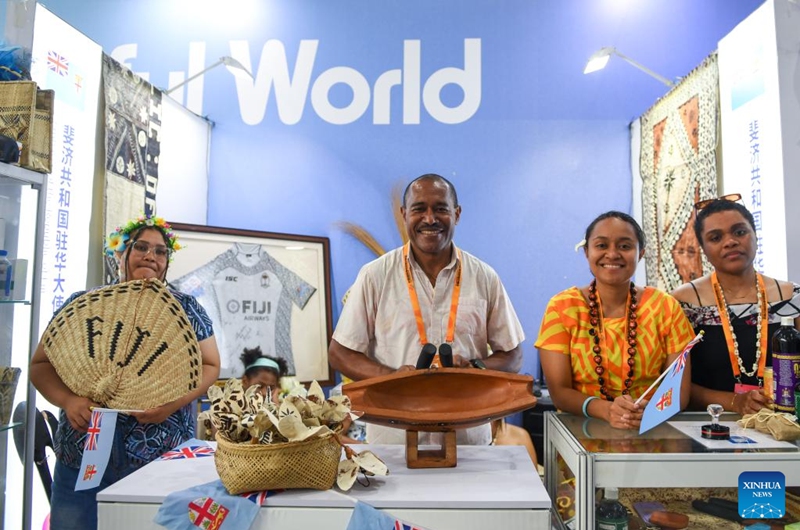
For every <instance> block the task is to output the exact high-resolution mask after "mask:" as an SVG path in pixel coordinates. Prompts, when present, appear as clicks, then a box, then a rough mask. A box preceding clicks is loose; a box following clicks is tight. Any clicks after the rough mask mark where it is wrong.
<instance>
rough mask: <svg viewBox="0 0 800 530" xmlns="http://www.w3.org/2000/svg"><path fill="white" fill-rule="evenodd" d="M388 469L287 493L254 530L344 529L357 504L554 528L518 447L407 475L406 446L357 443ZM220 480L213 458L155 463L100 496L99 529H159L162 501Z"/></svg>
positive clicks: (463, 520) (430, 520) (461, 524)
mask: <svg viewBox="0 0 800 530" xmlns="http://www.w3.org/2000/svg"><path fill="white" fill-rule="evenodd" d="M353 448H354V449H356V450H357V451H361V450H364V449H370V450H372V451H373V452H374V453H375V454H377V455H378V456H379V457H381V458H382V459H383V460H384V461H385V462H386V464H387V465H388V466H389V471H390V474H389V476H386V477H370V479H369V480H370V483H369V485H368V486H366V487H365V486H363V485H360V484H358V483H357V484H356V485H355V486H354V487H353V489H351V490H350V491H349V492H347V493H344V492H341V491H340V490H339V489H338V488H336V487H334V488H333V489H330V490H327V491H312V490H287V491H284V492H281V493H278V494H275V495H274V496H270V497H268V498H267V500H266V503H265V505H264V506H263V507H262V509H261V511H260V512H259V515H258V517H257V518H256V521H255V523H254V524H253V526H252V528H253V529H261V528H268V529H269V530H283V529H287V530H288V529H293V530H294V529H301V528H331V529H342V530H344V529H345V528H346V527H347V523H348V521H349V520H350V515H351V512H352V508H353V506H354V505H355V502H356V501H357V500H358V501H362V502H366V503H368V504H371V505H372V506H374V507H376V508H380V509H385V510H386V511H387V512H388V513H391V514H392V515H394V516H395V517H397V518H399V519H403V520H405V521H408V522H411V523H414V524H417V525H420V526H423V527H427V528H429V529H431V530H449V529H453V530H455V529H459V530H461V529H476V530H477V529H485V528H503V529H509V530H513V529H520V530H522V529H525V530H530V529H536V528H550V508H551V503H550V498H549V497H548V495H547V492H546V491H545V488H544V485H543V484H542V482H541V480H540V478H539V475H538V474H537V472H536V470H535V469H534V467H533V464H532V463H531V460H530V457H529V456H528V453H527V451H526V450H525V448H524V447H521V446H488V447H487V446H481V447H479V446H459V447H458V466H457V467H455V468H440V469H408V468H407V467H406V465H405V446H402V445H372V446H370V445H357V446H353ZM217 478H219V477H218V475H217V471H216V468H215V467H214V459H213V458H199V459H190V460H166V461H156V462H152V463H150V464H148V465H146V466H144V467H143V468H142V469H140V470H138V471H136V472H135V473H133V474H131V475H129V476H128V477H126V478H124V479H122V480H121V481H119V482H117V483H116V484H114V485H112V486H110V487H108V488H106V489H105V490H103V491H101V492H100V493H98V494H97V500H98V523H99V528H100V529H101V530H104V529H106V530H127V529H134V528H136V529H139V530H148V529H153V530H155V529H161V528H162V527H160V526H158V525H156V524H155V523H153V522H152V521H153V517H154V516H155V514H156V512H157V511H158V508H159V506H160V504H161V503H162V501H163V500H164V498H165V497H166V496H167V495H168V494H170V493H172V492H174V491H180V490H182V489H186V488H189V487H191V486H195V485H198V484H203V483H206V482H210V481H212V480H215V479H217Z"/></svg>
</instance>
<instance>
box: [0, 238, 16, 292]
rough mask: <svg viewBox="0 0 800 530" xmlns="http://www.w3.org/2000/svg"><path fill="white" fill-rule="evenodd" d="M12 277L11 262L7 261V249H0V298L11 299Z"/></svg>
mask: <svg viewBox="0 0 800 530" xmlns="http://www.w3.org/2000/svg"><path fill="white" fill-rule="evenodd" d="M13 278H14V271H13V270H12V266H11V262H10V261H8V251H7V250H0V300H11V290H12V289H13V284H12V279H13Z"/></svg>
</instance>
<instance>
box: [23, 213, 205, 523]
mask: <svg viewBox="0 0 800 530" xmlns="http://www.w3.org/2000/svg"><path fill="white" fill-rule="evenodd" d="M106 247H107V252H108V253H109V255H112V256H114V257H115V258H116V260H117V262H118V264H119V281H120V282H126V281H132V280H143V279H147V278H156V279H158V280H161V281H162V282H164V281H165V280H166V275H167V269H168V268H169V261H170V259H171V256H172V253H173V252H175V251H176V250H178V249H180V244H179V243H178V238H177V236H176V235H175V234H174V233H173V232H172V230H171V228H170V226H169V224H167V223H166V222H165V221H164V220H163V219H162V218H160V217H139V218H138V219H135V220H132V221H129V222H128V223H127V224H125V225H124V226H122V227H120V228H117V230H116V231H114V232H113V233H112V234H111V235H110V236H109V237H108V239H107V240H106ZM82 294H84V292H78V293H75V294H73V295H72V296H71V297H70V298H69V299H67V301H66V302H64V305H63V306H62V308H63V307H66V306H67V305H68V304H69V303H70V302H71V301H72V300H74V299H75V298H77V297H78V296H80V295H82ZM171 294H172V295H173V296H174V297H175V299H176V300H177V301H178V302H179V303H180V305H181V306H182V307H183V309H184V311H185V313H186V316H187V317H188V319H189V321H190V323H191V324H192V327H193V329H194V332H195V335H196V337H197V340H198V344H199V346H200V353H201V355H202V363H203V371H202V381H201V382H200V384H199V385H198V387H197V388H196V389H195V390H194V391H192V392H190V393H189V394H186V395H185V396H183V397H182V398H179V399H177V400H175V401H172V402H170V403H167V404H165V405H162V406H159V407H155V408H152V409H148V410H145V411H143V412H133V413H130V414H119V415H118V417H117V427H116V432H115V436H114V443H113V446H112V450H111V457H110V460H109V465H108V467H107V468H106V472H105V475H104V476H103V479H102V482H101V484H100V486H99V487H97V488H94V489H89V490H83V491H74V490H75V484H76V482H77V479H78V470H79V467H80V464H81V457H82V453H83V446H84V441H85V436H86V430H87V427H88V425H89V420H90V418H91V408H92V407H98V406H100V405H99V404H98V403H94V402H92V401H91V400H90V399H89V398H85V397H81V396H78V395H76V394H74V393H73V392H72V391H71V390H70V389H69V388H68V387H67V386H66V385H65V384H64V382H63V381H62V380H61V378H60V377H59V376H58V373H57V372H56V371H55V368H54V367H53V365H52V364H50V361H49V360H48V358H47V355H46V354H45V350H44V346H43V344H41V343H40V344H39V346H38V348H37V349H36V352H35V353H34V355H33V358H32V360H31V371H30V374H31V382H32V383H33V385H34V386H35V387H36V388H37V389H38V390H39V392H41V393H42V395H44V397H45V398H47V400H48V401H49V402H51V403H53V404H54V405H57V406H58V407H60V408H61V413H60V418H59V423H58V429H57V431H56V435H55V440H54V441H55V444H54V445H55V452H56V458H57V461H56V466H55V474H54V477H53V488H52V497H51V501H50V521H51V525H52V528H54V529H56V528H58V529H76V530H78V529H80V530H86V529H94V528H97V501H96V495H97V492H98V491H99V490H101V489H103V488H106V487H108V486H109V485H111V484H113V483H114V482H116V481H118V480H120V479H121V478H123V477H125V476H127V475H129V474H130V473H132V472H133V471H136V470H137V469H139V468H140V467H142V466H144V465H145V464H147V463H149V462H152V461H153V460H155V459H156V458H158V457H159V456H161V455H162V454H163V453H165V452H166V451H169V450H170V449H172V448H174V447H176V446H178V445H180V444H182V443H184V442H186V441H187V440H189V439H191V438H193V437H194V414H193V409H192V406H191V404H192V402H193V401H194V400H196V399H197V398H199V397H200V396H202V395H203V394H205V392H206V390H207V389H208V387H209V386H211V385H212V384H213V383H214V382H215V381H216V380H217V377H218V376H219V352H218V351H217V345H216V341H215V339H214V330H213V329H212V327H211V320H210V319H209V318H208V315H207V314H206V312H205V310H204V309H203V308H202V307H201V306H200V304H198V303H197V301H196V300H195V299H194V297H192V296H189V295H187V294H184V293H181V292H179V291H175V290H171ZM59 311H60V310H59Z"/></svg>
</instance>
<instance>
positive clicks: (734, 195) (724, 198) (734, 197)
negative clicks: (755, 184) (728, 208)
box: [694, 193, 742, 212]
mask: <svg viewBox="0 0 800 530" xmlns="http://www.w3.org/2000/svg"><path fill="white" fill-rule="evenodd" d="M740 200H742V194H741V193H730V194H728V195H723V196H722V197H715V198H713V199H705V200H703V201H698V202H696V203H694V209H695V211H698V212H699V211H700V210H702V209H703V208H705V207H706V206H708V205H709V204H711V203H712V202H714V201H730V202H736V201H740Z"/></svg>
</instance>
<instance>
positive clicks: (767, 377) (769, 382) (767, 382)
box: [762, 366, 775, 400]
mask: <svg viewBox="0 0 800 530" xmlns="http://www.w3.org/2000/svg"><path fill="white" fill-rule="evenodd" d="M774 381H775V376H774V374H773V373H772V367H771V366H765V367H764V388H763V389H762V391H763V392H764V396H765V397H767V398H769V399H772V400H774V399H775V384H774Z"/></svg>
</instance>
